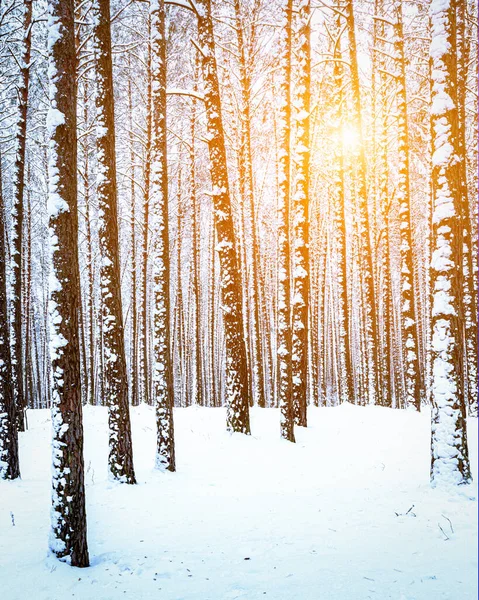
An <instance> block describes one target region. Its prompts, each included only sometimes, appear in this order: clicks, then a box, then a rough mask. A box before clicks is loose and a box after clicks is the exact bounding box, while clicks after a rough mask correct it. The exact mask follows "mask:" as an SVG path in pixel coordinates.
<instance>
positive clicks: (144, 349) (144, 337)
mask: <svg viewBox="0 0 479 600" xmlns="http://www.w3.org/2000/svg"><path fill="white" fill-rule="evenodd" d="M148 29H149V32H150V31H151V22H150V20H149V21H148ZM146 81H147V83H146V132H145V137H146V140H145V167H144V173H143V179H144V182H143V238H142V244H141V272H140V290H141V306H140V386H139V387H140V397H141V400H142V401H143V402H144V403H145V404H150V369H149V355H148V329H149V328H148V251H149V248H148V243H149V226H150V225H149V218H150V217H149V213H150V172H151V112H152V104H151V93H152V89H151V44H148V53H147V60H146Z"/></svg>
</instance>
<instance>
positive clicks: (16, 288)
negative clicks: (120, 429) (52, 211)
mask: <svg viewBox="0 0 479 600" xmlns="http://www.w3.org/2000/svg"><path fill="white" fill-rule="evenodd" d="M22 4H23V6H22V9H23V10H22V12H23V32H22V33H23V39H22V44H21V56H20V85H19V88H18V121H17V133H16V153H15V168H14V182H13V183H14V201H13V211H12V216H13V231H12V251H11V285H12V300H11V301H12V324H13V327H12V336H11V344H12V366H13V385H14V388H13V389H14V394H15V404H16V407H17V419H18V428H19V430H20V431H24V430H25V414H24V411H25V408H26V401H25V392H24V369H23V345H24V338H23V325H22V323H23V312H22V304H23V302H22V293H23V289H22V275H23V272H22V268H23V267H22V264H23V254H24V252H23V215H24V192H25V172H26V147H27V112H28V90H29V85H30V54H31V47H32V6H33V0H23V3H22Z"/></svg>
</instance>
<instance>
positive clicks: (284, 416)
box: [276, 0, 295, 442]
mask: <svg viewBox="0 0 479 600" xmlns="http://www.w3.org/2000/svg"><path fill="white" fill-rule="evenodd" d="M281 13H282V19H281V24H280V27H281V29H280V91H279V93H280V105H279V136H278V137H279V165H278V171H279V190H278V192H279V193H278V230H277V231H278V234H277V235H278V257H277V260H278V284H277V290H278V291H277V294H278V309H277V328H278V331H277V336H278V341H277V350H276V351H277V355H278V356H277V360H278V404H279V408H280V411H281V421H280V426H281V437H282V438H284V439H286V440H289V441H290V442H294V441H295V439H294V414H293V398H292V349H293V348H292V346H293V344H292V332H291V267H290V264H291V254H290V251H291V248H290V221H289V208H290V194H291V152H290V146H291V42H292V18H293V0H285V1H284V2H283V5H282V9H281Z"/></svg>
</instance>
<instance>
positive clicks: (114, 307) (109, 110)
mask: <svg viewBox="0 0 479 600" xmlns="http://www.w3.org/2000/svg"><path fill="white" fill-rule="evenodd" d="M94 8H95V23H94V36H95V58H96V80H97V95H96V106H97V122H96V134H97V147H98V154H97V161H98V175H97V196H98V213H99V226H98V234H99V239H100V249H101V268H100V285H101V297H102V319H101V323H102V331H103V345H104V373H103V377H104V390H105V391H104V394H105V401H106V404H107V406H108V423H109V428H110V436H109V446H110V454H109V459H108V460H109V467H110V473H111V476H112V477H113V479H116V480H118V481H120V482H123V483H135V473H134V468H133V449H132V443H131V426H130V413H129V407H128V378H127V371H126V360H125V341H124V332H123V315H122V308H121V281H120V252H119V240H118V206H117V187H116V164H115V124H114V96H113V77H112V59H111V34H110V3H109V0H95V5H94Z"/></svg>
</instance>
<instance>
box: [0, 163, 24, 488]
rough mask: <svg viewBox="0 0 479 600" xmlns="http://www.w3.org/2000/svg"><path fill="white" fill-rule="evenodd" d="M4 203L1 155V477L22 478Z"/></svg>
mask: <svg viewBox="0 0 479 600" xmlns="http://www.w3.org/2000/svg"><path fill="white" fill-rule="evenodd" d="M7 259H8V257H7V253H6V239H5V204H4V198H3V185H2V162H1V155H0V479H16V478H17V477H20V464H19V460H18V432H17V421H16V411H15V402H14V399H13V382H12V362H11V354H10V353H11V348H10V325H9V321H8V303H7V273H6V264H7Z"/></svg>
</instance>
